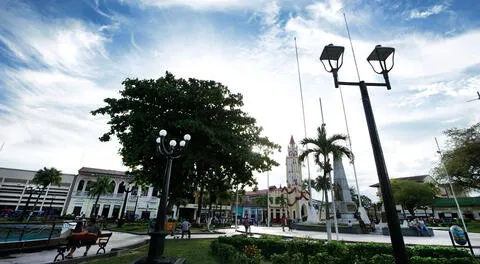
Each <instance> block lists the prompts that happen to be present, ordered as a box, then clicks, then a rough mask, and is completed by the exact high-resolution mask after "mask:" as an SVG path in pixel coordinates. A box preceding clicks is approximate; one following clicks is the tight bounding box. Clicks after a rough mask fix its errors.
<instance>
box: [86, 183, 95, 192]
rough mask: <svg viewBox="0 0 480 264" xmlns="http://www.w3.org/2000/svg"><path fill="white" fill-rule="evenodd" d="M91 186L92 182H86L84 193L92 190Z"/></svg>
mask: <svg viewBox="0 0 480 264" xmlns="http://www.w3.org/2000/svg"><path fill="white" fill-rule="evenodd" d="M92 185H93V181H88V182H87V186H86V187H85V191H87V192H88V191H90V188H92Z"/></svg>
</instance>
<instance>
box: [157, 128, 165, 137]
mask: <svg viewBox="0 0 480 264" xmlns="http://www.w3.org/2000/svg"><path fill="white" fill-rule="evenodd" d="M159 134H160V136H161V137H164V136H166V135H167V130H165V129H162V130H160V133H159Z"/></svg>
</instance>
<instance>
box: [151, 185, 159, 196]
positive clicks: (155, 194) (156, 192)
mask: <svg viewBox="0 0 480 264" xmlns="http://www.w3.org/2000/svg"><path fill="white" fill-rule="evenodd" d="M152 196H158V190H157V188H155V187H154V188H153V191H152Z"/></svg>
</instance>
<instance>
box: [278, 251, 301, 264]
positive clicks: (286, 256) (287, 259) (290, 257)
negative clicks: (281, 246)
mask: <svg viewBox="0 0 480 264" xmlns="http://www.w3.org/2000/svg"><path fill="white" fill-rule="evenodd" d="M271 261H272V264H285V263H289V264H294V263H295V264H297V263H298V264H301V263H303V254H302V253H295V254H290V253H288V252H285V253H283V254H273V255H272V257H271Z"/></svg>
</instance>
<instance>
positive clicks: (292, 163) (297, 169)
mask: <svg viewBox="0 0 480 264" xmlns="http://www.w3.org/2000/svg"><path fill="white" fill-rule="evenodd" d="M286 165H287V186H301V185H302V167H301V166H300V162H299V160H298V147H297V144H295V140H294V139H293V135H292V136H291V137H290V143H289V144H288V154H287V158H286Z"/></svg>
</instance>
